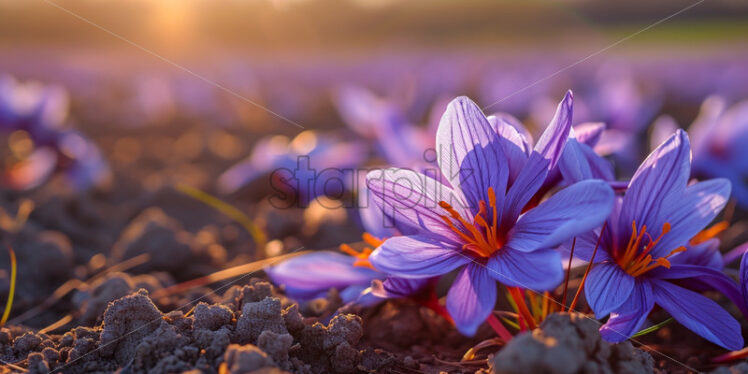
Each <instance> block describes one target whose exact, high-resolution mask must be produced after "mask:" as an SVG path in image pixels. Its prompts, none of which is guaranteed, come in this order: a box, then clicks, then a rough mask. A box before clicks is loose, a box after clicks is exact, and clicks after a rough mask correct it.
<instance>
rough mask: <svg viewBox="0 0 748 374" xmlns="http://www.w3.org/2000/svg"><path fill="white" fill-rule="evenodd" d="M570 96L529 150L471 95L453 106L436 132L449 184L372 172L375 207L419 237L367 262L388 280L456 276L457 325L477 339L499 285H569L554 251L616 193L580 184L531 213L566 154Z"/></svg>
mask: <svg viewBox="0 0 748 374" xmlns="http://www.w3.org/2000/svg"><path fill="white" fill-rule="evenodd" d="M571 115H572V95H571V92H569V93H568V94H567V95H566V97H565V98H564V99H563V101H562V102H561V103H560V104H559V106H558V110H557V112H556V115H555V117H554V118H553V120H552V121H551V123H550V125H549V126H548V128H547V129H546V131H545V132H544V133H543V135H542V136H541V137H540V140H539V141H538V143H537V144H536V146H535V148H534V149H533V150H527V149H526V148H525V146H526V142H525V141H523V137H522V136H520V135H519V133H518V132H517V130H516V129H515V128H513V127H512V126H510V125H508V124H506V122H504V121H489V120H488V119H487V118H486V117H485V116H484V115H483V113H482V112H481V110H480V108H478V106H477V105H476V104H475V103H474V102H472V101H471V100H470V99H468V98H466V97H459V98H457V99H455V100H453V101H452V102H451V103H450V104H449V105H448V106H447V110H446V112H445V113H444V115H443V117H442V120H441V122H440V124H439V129H438V131H437V137H436V144H437V154H438V161H439V167H440V169H441V173H442V175H444V177H445V178H446V179H447V181H448V182H447V184H448V185H444V184H442V183H440V182H439V181H437V180H435V179H432V178H430V177H428V176H425V175H423V174H420V173H417V172H414V171H411V170H404V169H386V170H380V171H373V172H370V173H369V175H368V176H367V182H368V186H369V188H370V189H371V191H372V194H373V197H374V201H375V202H376V203H377V204H379V205H380V206H381V207H382V208H383V209H384V210H385V211H386V212H387V214H389V215H390V216H391V217H393V219H395V220H396V221H398V223H400V224H403V225H407V226H409V227H410V228H412V229H413V230H415V231H416V232H417V233H416V234H413V235H406V236H398V237H393V238H390V239H388V240H386V241H385V242H384V244H382V245H381V246H380V247H379V248H377V249H376V250H375V251H374V253H373V254H372V255H371V257H370V258H369V260H370V261H371V263H372V265H374V267H375V268H377V269H379V270H381V271H384V272H386V273H389V274H390V275H392V276H396V277H401V278H409V279H418V278H425V277H434V276H440V275H442V274H446V273H449V272H451V271H453V270H455V269H458V268H459V269H460V270H459V272H458V273H457V277H456V279H455V281H454V283H453V284H452V286H451V288H450V290H449V292H448V294H447V302H446V306H447V310H448V311H449V314H450V315H451V316H452V318H453V319H454V322H455V324H456V326H457V328H458V329H459V330H460V331H461V332H462V333H463V334H466V335H473V334H475V332H476V330H477V329H478V326H479V325H480V324H481V323H483V321H484V320H485V319H486V318H487V317H488V315H489V314H490V313H491V310H492V309H493V307H494V304H495V302H496V292H497V288H496V281H499V282H501V283H503V284H505V285H507V286H510V287H522V288H526V289H532V290H536V291H543V290H550V289H553V288H555V287H556V286H558V284H559V283H560V282H561V280H562V278H563V272H562V268H561V257H560V254H559V253H558V252H557V251H555V250H553V249H552V248H554V247H555V246H557V245H559V244H560V243H562V242H564V241H565V240H567V239H569V238H571V237H572V236H574V235H577V234H581V233H583V232H585V231H587V230H589V229H591V228H592V227H596V226H597V225H599V224H600V223H602V221H603V220H604V219H605V218H606V217H607V216H608V214H609V213H610V209H611V206H612V200H613V191H612V189H611V188H610V187H609V186H608V185H607V184H606V183H605V182H603V181H599V180H588V181H583V182H580V183H577V184H574V185H572V186H570V187H568V188H566V189H564V190H562V191H560V192H558V193H556V194H555V195H553V196H552V197H550V198H548V199H547V200H545V201H544V202H542V203H540V204H539V205H538V206H537V207H534V208H532V209H529V210H526V208H527V206H528V203H529V202H530V200H531V199H532V198H533V196H534V195H535V193H536V192H537V191H538V190H539V189H540V187H541V186H542V184H543V183H544V181H545V179H546V176H547V175H548V173H549V171H550V170H551V169H553V168H554V167H555V166H556V164H557V163H558V160H559V158H560V156H561V153H562V152H563V148H564V145H565V144H566V140H567V138H568V135H569V131H570V129H571Z"/></svg>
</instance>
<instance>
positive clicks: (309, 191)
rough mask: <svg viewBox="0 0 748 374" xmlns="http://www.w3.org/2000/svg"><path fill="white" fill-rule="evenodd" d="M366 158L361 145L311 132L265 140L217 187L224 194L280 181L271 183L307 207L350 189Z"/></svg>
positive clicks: (222, 177)
mask: <svg viewBox="0 0 748 374" xmlns="http://www.w3.org/2000/svg"><path fill="white" fill-rule="evenodd" d="M366 154H367V148H366V146H365V145H364V144H363V143H362V142H359V141H343V140H341V139H340V138H339V137H337V136H336V135H334V134H326V133H318V132H315V131H312V130H307V131H303V132H302V133H300V134H299V135H297V136H296V137H295V138H293V139H292V140H290V139H288V138H287V137H285V136H281V135H276V136H272V137H266V138H263V139H260V140H259V141H258V142H257V144H256V145H255V147H254V149H253V150H252V154H251V155H250V156H249V157H247V158H246V159H245V160H244V161H241V162H240V163H238V164H236V165H234V166H232V167H231V168H229V169H228V170H226V171H225V172H224V173H223V174H222V175H221V176H220V177H219V179H218V187H219V189H220V190H221V192H223V193H232V192H235V191H236V190H238V189H240V188H242V187H244V186H246V185H247V184H249V183H251V182H252V181H255V180H257V179H258V178H260V177H264V176H267V175H270V176H271V178H277V179H276V180H277V181H278V182H277V183H275V182H272V181H271V182H272V183H274V184H273V187H274V188H280V189H283V190H285V192H287V193H290V194H293V195H294V196H295V197H297V198H298V199H299V200H298V201H299V202H300V203H301V204H302V205H303V206H305V205H306V204H308V203H309V202H310V201H311V200H313V199H314V198H315V197H317V196H321V195H330V196H337V195H339V194H341V193H342V192H343V191H344V190H347V189H348V188H351V187H352V185H353V183H354V178H355V175H354V174H355V171H356V169H355V168H356V167H357V166H358V165H360V164H361V163H362V162H363V161H364V160H365V157H366ZM341 155H344V157H341Z"/></svg>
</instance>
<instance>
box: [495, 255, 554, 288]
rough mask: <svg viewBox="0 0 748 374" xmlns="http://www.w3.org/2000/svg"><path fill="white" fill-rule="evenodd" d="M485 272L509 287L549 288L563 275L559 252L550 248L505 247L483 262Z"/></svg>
mask: <svg viewBox="0 0 748 374" xmlns="http://www.w3.org/2000/svg"><path fill="white" fill-rule="evenodd" d="M486 267H487V268H488V271H489V272H488V275H490V276H491V277H493V278H494V279H496V280H497V281H499V282H500V283H502V284H505V285H507V286H510V287H521V288H525V289H529V290H533V291H549V290H552V289H554V288H556V287H557V286H558V285H559V284H561V281H562V280H563V278H564V272H563V269H562V266H561V254H560V253H559V252H558V251H554V250H552V249H539V250H536V251H533V252H529V253H528V252H521V251H518V250H515V249H514V248H510V247H504V248H503V249H502V250H499V251H498V252H496V253H495V254H494V255H493V256H492V257H491V258H490V259H489V260H488V263H487V264H486Z"/></svg>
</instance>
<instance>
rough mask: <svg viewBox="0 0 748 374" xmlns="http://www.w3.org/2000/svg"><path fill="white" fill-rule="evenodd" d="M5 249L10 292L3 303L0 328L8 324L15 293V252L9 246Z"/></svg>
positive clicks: (16, 268)
mask: <svg viewBox="0 0 748 374" xmlns="http://www.w3.org/2000/svg"><path fill="white" fill-rule="evenodd" d="M6 247H7V248H8V254H9V255H10V290H9V291H8V301H7V302H6V303H5V310H4V311H3V318H2V319H0V326H5V323H6V322H8V317H9V316H10V309H11V308H12V307H13V297H14V296H15V293H16V275H17V274H16V273H17V270H18V266H17V265H18V264H17V263H16V252H14V251H13V248H11V247H10V246H9V245H6Z"/></svg>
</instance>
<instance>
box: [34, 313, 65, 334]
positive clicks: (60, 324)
mask: <svg viewBox="0 0 748 374" xmlns="http://www.w3.org/2000/svg"><path fill="white" fill-rule="evenodd" d="M72 320H73V315H72V314H68V315H66V316H65V317H62V318H60V319H59V320H58V321H57V322H55V323H53V324H51V325H49V326H47V327H45V328H43V329H41V330H39V333H41V334H46V333H48V332H51V331H55V330H57V329H59V328H60V327H63V326H65V325H67V324H68V323H70V322H71V321H72Z"/></svg>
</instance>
